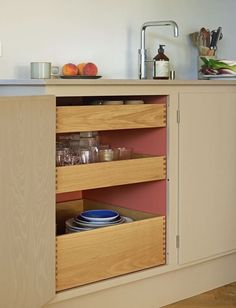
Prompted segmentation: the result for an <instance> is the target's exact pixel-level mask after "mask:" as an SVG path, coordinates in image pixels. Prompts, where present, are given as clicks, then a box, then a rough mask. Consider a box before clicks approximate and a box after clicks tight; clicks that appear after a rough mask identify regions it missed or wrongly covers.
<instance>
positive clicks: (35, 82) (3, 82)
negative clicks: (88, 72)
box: [0, 78, 236, 86]
mask: <svg viewBox="0 0 236 308" xmlns="http://www.w3.org/2000/svg"><path fill="white" fill-rule="evenodd" d="M87 84H91V85H116V84H117V85H126V84H127V85H136V84H137V85H168V86H171V85H197V84H199V85H211V84H214V85H215V84H224V85H225V84H230V85H234V84H236V79H232V80H228V79H227V80H177V79H176V80H153V79H145V80H140V79H103V78H101V79H56V78H55V79H25V80H23V79H22V80H21V79H0V86H7V85H9V86H42V85H44V86H47V85H87Z"/></svg>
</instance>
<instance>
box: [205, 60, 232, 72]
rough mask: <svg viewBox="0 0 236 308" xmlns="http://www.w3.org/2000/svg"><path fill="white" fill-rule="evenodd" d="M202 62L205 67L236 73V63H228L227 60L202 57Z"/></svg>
mask: <svg viewBox="0 0 236 308" xmlns="http://www.w3.org/2000/svg"><path fill="white" fill-rule="evenodd" d="M201 60H202V61H203V63H204V64H205V66H207V67H209V68H212V69H215V70H220V69H229V70H231V71H233V72H234V73H236V61H227V60H216V59H212V58H209V59H208V58H205V57H201Z"/></svg>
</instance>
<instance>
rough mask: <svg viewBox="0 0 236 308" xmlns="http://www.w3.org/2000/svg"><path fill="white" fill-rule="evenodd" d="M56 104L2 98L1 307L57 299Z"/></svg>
mask: <svg viewBox="0 0 236 308" xmlns="http://www.w3.org/2000/svg"><path fill="white" fill-rule="evenodd" d="M54 125H55V102H54V98H53V97H50V96H40V97H37V96H34V97H5V98H4V97H1V98H0V149H1V150H0V174H1V176H0V211H1V215H0V246H1V249H0V260H1V262H0V273H1V274H0V306H1V307H4V308H12V307H19V308H32V307H34V308H37V307H42V305H43V304H45V303H46V302H48V301H49V300H50V299H51V298H52V297H53V296H54V294H55V270H54V268H55V227H54V226H55V214H54V213H55V175H54V174H55V161H54V157H55V155H54V153H55V150H54V148H55V128H54Z"/></svg>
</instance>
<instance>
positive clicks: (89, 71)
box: [83, 62, 98, 76]
mask: <svg viewBox="0 0 236 308" xmlns="http://www.w3.org/2000/svg"><path fill="white" fill-rule="evenodd" d="M97 72H98V68H97V66H96V65H95V64H94V63H91V62H88V63H86V64H85V66H84V68H83V75H85V76H96V75H97Z"/></svg>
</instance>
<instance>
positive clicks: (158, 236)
mask: <svg viewBox="0 0 236 308" xmlns="http://www.w3.org/2000/svg"><path fill="white" fill-rule="evenodd" d="M67 203H68V204H69V205H70V204H71V206H72V208H73V209H71V208H70V206H69V205H68V204H66V203H64V204H62V205H61V206H62V208H61V212H62V213H63V214H62V215H64V219H66V218H68V217H69V216H70V215H73V211H75V213H74V215H76V214H78V209H79V210H80V211H82V210H87V209H94V208H99V207H100V208H101V207H102V208H110V209H114V210H117V211H119V213H120V214H121V215H124V216H128V217H131V218H133V219H135V221H134V222H130V223H125V224H120V225H116V226H111V227H105V228H99V229H96V230H91V231H83V232H79V233H71V234H65V235H60V236H57V249H56V254H57V261H56V285H57V286H56V288H57V291H60V290H64V289H67V288H72V287H76V286H81V285H84V284H87V283H91V282H95V281H99V280H103V279H107V278H111V277H115V276H119V275H122V274H126V273H130V272H135V271H139V270H142V269H146V268H150V267H154V266H158V265H161V264H164V263H165V217H164V216H157V215H156V216H155V215H152V214H149V213H143V212H139V211H134V210H129V209H124V208H119V207H114V206H108V205H105V204H101V203H100V204H98V203H96V202H91V201H88V200H84V201H82V200H81V201H77V203H78V204H79V205H78V207H77V204H76V201H74V202H71V203H69V202H67ZM76 207H77V208H78V209H77V210H75V209H76ZM58 211H60V204H59V205H58ZM67 211H69V212H70V215H69V216H68V217H66V214H65V213H66V212H67ZM59 215H60V214H59ZM62 221H63V219H62ZM61 223H62V222H61ZM140 239H141V240H140Z"/></svg>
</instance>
